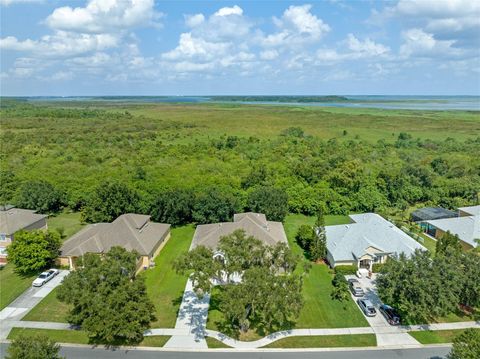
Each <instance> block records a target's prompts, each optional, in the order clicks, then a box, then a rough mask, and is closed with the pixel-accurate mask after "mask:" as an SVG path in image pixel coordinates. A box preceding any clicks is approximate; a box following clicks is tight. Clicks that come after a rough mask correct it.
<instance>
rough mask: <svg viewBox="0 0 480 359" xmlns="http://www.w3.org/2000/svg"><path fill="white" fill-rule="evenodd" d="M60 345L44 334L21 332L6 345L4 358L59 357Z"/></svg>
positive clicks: (51, 358) (41, 358)
mask: <svg viewBox="0 0 480 359" xmlns="http://www.w3.org/2000/svg"><path fill="white" fill-rule="evenodd" d="M59 351H60V345H58V344H55V342H54V341H53V340H51V339H50V338H49V337H47V336H46V335H40V334H36V335H33V336H31V335H25V334H21V335H19V336H18V337H17V338H15V339H14V340H12V343H11V344H10V346H9V347H8V355H7V356H6V357H5V359H61V358H62V357H61V356H60V355H59Z"/></svg>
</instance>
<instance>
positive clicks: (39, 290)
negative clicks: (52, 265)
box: [0, 270, 69, 340]
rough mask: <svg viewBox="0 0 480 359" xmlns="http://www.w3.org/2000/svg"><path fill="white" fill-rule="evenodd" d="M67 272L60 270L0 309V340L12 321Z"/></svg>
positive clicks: (42, 296) (23, 313) (3, 337)
mask: <svg viewBox="0 0 480 359" xmlns="http://www.w3.org/2000/svg"><path fill="white" fill-rule="evenodd" d="M68 273H69V271H67V270H61V271H60V273H58V275H57V276H55V278H53V279H52V280H50V281H49V282H47V283H46V284H44V285H43V286H41V287H33V286H32V287H30V288H28V289H27V290H26V291H25V292H23V293H22V294H21V295H20V296H19V297H17V299H15V300H14V301H13V302H12V303H10V305H9V306H8V307H6V308H3V310H2V311H0V321H1V326H0V340H1V339H6V338H7V336H8V334H9V333H10V330H11V329H12V327H13V326H12V323H13V322H16V321H19V320H21V319H22V318H23V317H24V316H25V315H26V314H27V313H28V312H29V311H30V310H32V308H33V307H35V306H36V305H37V304H38V303H40V301H41V300H42V299H43V298H45V297H46V296H47V295H48V294H49V293H50V292H51V291H52V290H53V289H55V288H56V287H57V286H58V285H59V284H60V283H61V282H62V280H63V278H65V276H66V275H67V274H68Z"/></svg>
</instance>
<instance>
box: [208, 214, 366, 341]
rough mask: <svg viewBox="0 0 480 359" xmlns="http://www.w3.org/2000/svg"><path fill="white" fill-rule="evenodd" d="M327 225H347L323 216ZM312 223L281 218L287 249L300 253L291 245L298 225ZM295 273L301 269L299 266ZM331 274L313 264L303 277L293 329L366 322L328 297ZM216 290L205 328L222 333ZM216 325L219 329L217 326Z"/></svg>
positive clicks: (250, 336) (251, 336)
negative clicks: (301, 297) (288, 246)
mask: <svg viewBox="0 0 480 359" xmlns="http://www.w3.org/2000/svg"><path fill="white" fill-rule="evenodd" d="M325 220H326V223H327V224H329V225H330V224H342V223H349V219H348V217H346V216H326V218H325ZM314 222H315V218H314V217H307V216H304V215H296V214H295V215H288V216H287V218H286V219H285V223H284V224H285V232H286V234H287V237H288V241H289V244H290V247H291V248H292V250H293V251H294V252H295V253H299V254H301V253H303V250H302V249H301V248H300V247H299V246H298V245H297V244H296V243H295V234H296V232H297V229H298V227H300V225H302V224H311V225H313V223H314ZM298 270H302V266H301V265H300V266H299V269H298ZM331 281H332V274H331V273H330V271H329V268H328V267H327V266H326V265H325V264H313V266H312V268H311V270H310V272H309V273H308V274H307V275H306V276H305V278H304V282H303V298H304V300H305V304H304V306H303V308H302V311H301V312H300V316H299V317H298V319H297V322H296V323H295V325H294V328H347V327H366V326H368V322H367V321H366V320H365V318H364V317H363V315H362V314H361V313H360V311H359V310H358V308H357V306H356V305H355V303H354V302H353V301H352V300H351V299H350V297H349V299H348V301H346V302H344V303H341V302H338V301H334V300H332V299H331V298H330V293H331V292H332V289H333V286H332V284H331ZM219 291H220V289H219V288H215V289H214V290H213V291H212V296H211V302H210V304H211V305H210V310H209V312H208V321H207V328H209V329H213V330H217V331H220V332H222V330H221V328H220V327H221V323H222V322H223V315H222V313H221V312H220V311H219V310H218V309H217V305H216V297H218V295H219ZM219 326H220V327H219ZM266 334H268V333H263V332H260V333H259V332H256V331H255V330H250V331H248V332H247V333H241V334H240V337H239V339H240V340H244V341H252V340H257V339H259V338H261V337H263V336H265V335H266Z"/></svg>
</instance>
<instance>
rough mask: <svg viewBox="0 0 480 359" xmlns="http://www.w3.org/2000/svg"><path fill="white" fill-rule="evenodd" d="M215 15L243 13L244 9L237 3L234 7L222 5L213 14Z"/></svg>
mask: <svg viewBox="0 0 480 359" xmlns="http://www.w3.org/2000/svg"><path fill="white" fill-rule="evenodd" d="M213 15H214V16H229V15H240V16H241V15H243V9H242V8H241V7H240V6H238V5H235V6H233V7H222V8H221V9H220V10H218V11H217V12H216V13H214V14H213Z"/></svg>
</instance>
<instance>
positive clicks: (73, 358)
mask: <svg viewBox="0 0 480 359" xmlns="http://www.w3.org/2000/svg"><path fill="white" fill-rule="evenodd" d="M7 345H8V344H5V343H2V344H0V352H1V358H4V357H5V351H6V348H7ZM449 351H450V348H448V347H434V348H422V349H388V350H353V351H324V352H318V351H317V352H308V351H300V352H295V351H281V352H280V351H275V352H272V351H270V352H265V351H263V352H261V351H259V352H243V353H240V352H231V351H229V352H225V351H220V352H212V351H208V352H200V351H199V352H165V351H154V350H152V351H150V350H130V351H125V350H117V351H115V350H105V349H100V348H96V349H90V348H74V347H68V348H67V347H63V348H62V350H61V353H62V355H64V356H66V357H67V359H92V358H95V359H111V358H121V359H133V358H135V359H158V358H160V359H221V358H226V357H228V358H229V359H290V358H294V357H295V358H305V359H318V358H322V359H351V358H356V359H357V358H358V359H444V358H445V357H446V355H447V353H448V352H449Z"/></svg>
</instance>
